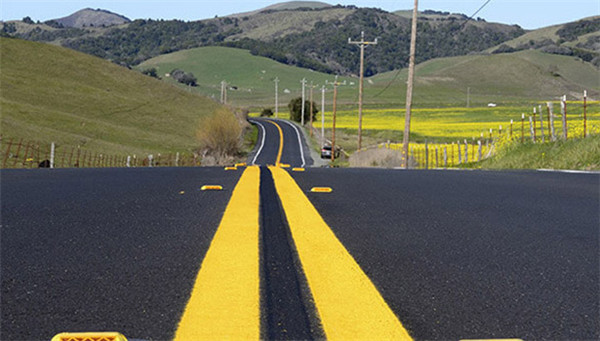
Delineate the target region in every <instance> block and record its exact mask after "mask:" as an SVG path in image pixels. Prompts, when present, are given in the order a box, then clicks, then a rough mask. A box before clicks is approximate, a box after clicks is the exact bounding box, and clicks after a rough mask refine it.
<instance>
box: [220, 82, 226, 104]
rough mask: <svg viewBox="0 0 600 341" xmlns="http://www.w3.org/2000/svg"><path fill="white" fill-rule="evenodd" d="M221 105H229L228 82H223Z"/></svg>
mask: <svg viewBox="0 0 600 341" xmlns="http://www.w3.org/2000/svg"><path fill="white" fill-rule="evenodd" d="M221 104H227V82H225V81H221Z"/></svg>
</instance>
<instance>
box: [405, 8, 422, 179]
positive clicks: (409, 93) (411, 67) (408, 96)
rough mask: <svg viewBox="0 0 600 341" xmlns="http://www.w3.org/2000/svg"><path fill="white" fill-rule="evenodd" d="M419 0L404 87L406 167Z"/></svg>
mask: <svg viewBox="0 0 600 341" xmlns="http://www.w3.org/2000/svg"><path fill="white" fill-rule="evenodd" d="M418 3H419V0H415V7H414V8H413V15H412V28H411V33H410V58H409V62H408V83H407V87H406V117H405V120H404V136H403V139H402V158H403V159H404V168H406V169H408V143H409V142H408V141H409V135H410V111H411V108H412V91H413V80H414V77H415V54H416V45H417V8H418Z"/></svg>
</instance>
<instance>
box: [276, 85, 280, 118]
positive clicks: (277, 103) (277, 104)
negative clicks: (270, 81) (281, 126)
mask: <svg viewBox="0 0 600 341" xmlns="http://www.w3.org/2000/svg"><path fill="white" fill-rule="evenodd" d="M278 83H279V77H275V118H279V98H278V95H279V91H278V90H277V85H278Z"/></svg>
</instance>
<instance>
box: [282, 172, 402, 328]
mask: <svg viewBox="0 0 600 341" xmlns="http://www.w3.org/2000/svg"><path fill="white" fill-rule="evenodd" d="M270 169H271V172H272V174H273V179H274V181H275V187H276V189H277V193H278V194H279V198H280V200H281V204H282V206H283V209H284V211H285V214H286V217H287V220H288V223H289V226H290V230H291V231H292V237H293V239H294V242H295V244H296V249H297V250H298V255H299V257H300V262H301V263H302V268H303V269H304V273H305V274H306V278H307V280H308V284H309V287H310V289H311V292H312V294H313V297H314V299H315V305H316V307H317V311H318V313H319V317H320V318H321V322H322V324H323V329H324V331H325V335H326V337H327V339H330V340H392V339H393V340H412V339H411V337H410V335H409V334H408V332H407V331H406V329H404V327H403V326H402V324H401V323H400V321H399V320H398V318H397V317H396V315H394V313H393V312H392V310H391V309H390V307H389V306H388V305H387V303H386V302H385V301H384V299H383V297H381V295H380V294H379V292H378V291H377V288H376V287H375V286H374V285H373V283H372V282H371V280H370V279H369V278H368V277H367V275H366V274H365V273H364V272H363V271H362V269H361V268H360V266H359V265H358V264H357V263H356V261H355V260H354V259H353V258H352V256H351V255H350V254H349V253H348V251H347V250H346V248H345V247H344V246H343V245H342V243H341V242H340V241H339V240H338V239H337V237H336V236H335V234H334V233H333V231H331V229H330V228H329V226H327V224H326V223H325V221H324V220H323V218H322V217H321V216H320V215H319V212H317V210H316V209H315V208H314V206H313V205H312V204H311V203H310V201H309V200H308V198H307V197H306V196H305V195H304V193H303V192H302V190H301V189H300V188H299V187H298V185H297V184H296V183H295V182H294V180H293V179H292V177H291V176H290V175H289V174H288V173H287V172H286V171H284V170H283V169H280V168H276V167H270Z"/></svg>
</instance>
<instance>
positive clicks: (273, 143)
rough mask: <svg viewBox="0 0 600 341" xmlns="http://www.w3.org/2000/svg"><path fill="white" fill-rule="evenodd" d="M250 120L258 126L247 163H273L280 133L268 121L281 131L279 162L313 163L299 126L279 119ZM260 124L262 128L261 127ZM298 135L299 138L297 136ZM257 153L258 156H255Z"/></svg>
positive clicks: (306, 164)
mask: <svg viewBox="0 0 600 341" xmlns="http://www.w3.org/2000/svg"><path fill="white" fill-rule="evenodd" d="M251 122H256V123H255V124H256V125H257V126H258V134H259V136H258V142H257V147H256V148H255V149H254V151H253V153H252V154H251V155H250V157H249V158H248V164H252V163H253V161H254V164H257V165H263V166H265V165H274V164H275V161H276V159H277V153H278V150H279V141H280V137H279V136H280V135H279V130H278V129H277V127H276V126H275V125H274V124H273V123H270V122H274V123H277V125H279V127H281V130H282V131H283V150H282V154H281V161H280V162H281V163H284V164H289V165H290V166H291V167H305V166H306V167H308V166H311V165H312V164H313V160H312V159H311V157H310V152H309V151H308V146H307V145H306V141H305V139H304V137H303V135H302V132H301V130H300V128H298V127H295V125H294V124H293V123H290V122H289V121H287V120H281V119H265V118H253V119H251ZM261 126H262V128H261ZM263 128H264V131H265V132H266V134H265V135H264V136H265V141H264V145H263V147H262V149H261V148H260V146H261V141H262V138H263ZM299 137H300V140H298V138H299ZM257 154H258V156H257Z"/></svg>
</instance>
